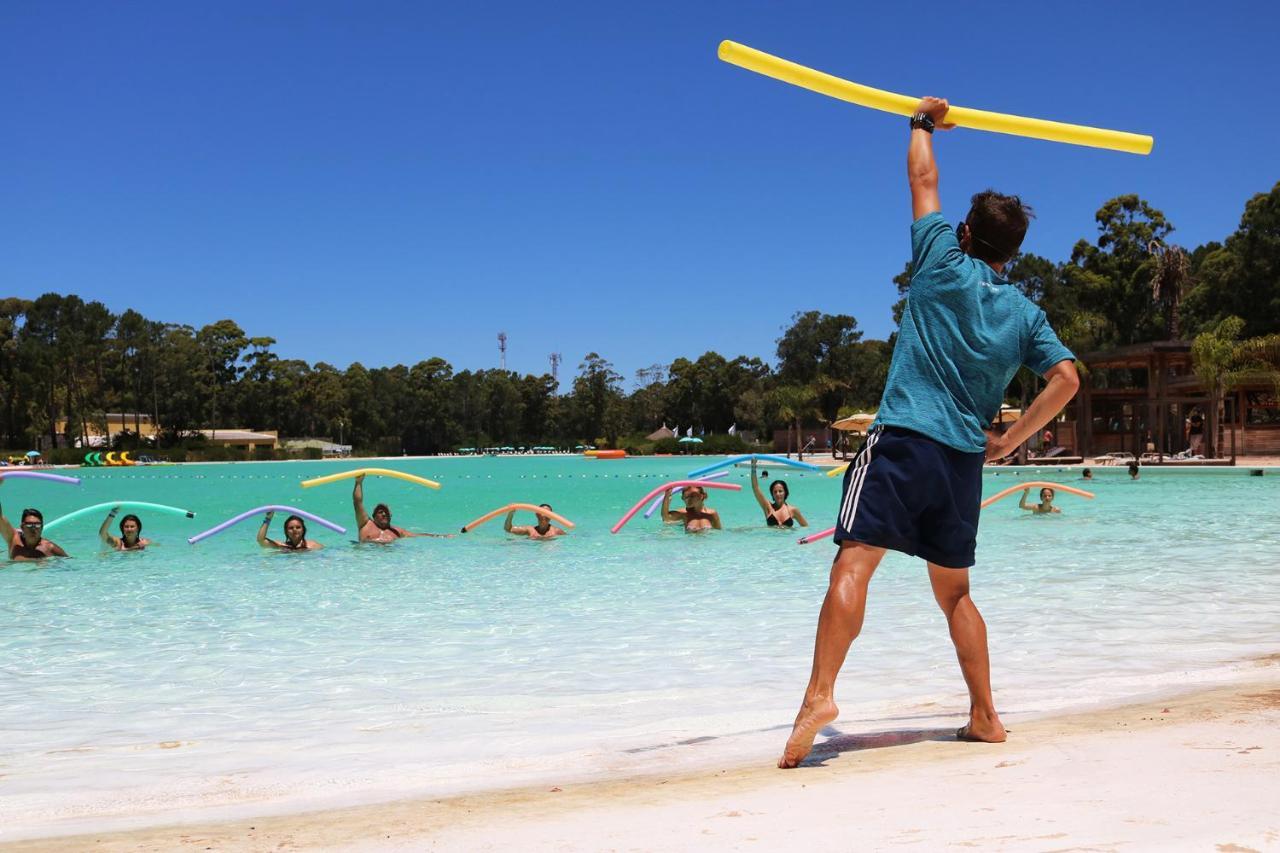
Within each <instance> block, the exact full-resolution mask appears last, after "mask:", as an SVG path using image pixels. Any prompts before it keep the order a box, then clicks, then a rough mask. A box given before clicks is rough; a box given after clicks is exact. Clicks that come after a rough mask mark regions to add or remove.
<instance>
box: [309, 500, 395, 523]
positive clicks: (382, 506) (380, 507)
mask: <svg viewBox="0 0 1280 853" xmlns="http://www.w3.org/2000/svg"><path fill="white" fill-rule="evenodd" d="M378 510H383V511H385V512H386V514H387V516H388V517H390V516H391V507H389V506H387V505H386V504H378V505H377V506H375V507H374V508H373V512H372V513H370V514H369V517H370V518H373V516H375V515H377V514H378ZM286 523H287V520H286Z"/></svg>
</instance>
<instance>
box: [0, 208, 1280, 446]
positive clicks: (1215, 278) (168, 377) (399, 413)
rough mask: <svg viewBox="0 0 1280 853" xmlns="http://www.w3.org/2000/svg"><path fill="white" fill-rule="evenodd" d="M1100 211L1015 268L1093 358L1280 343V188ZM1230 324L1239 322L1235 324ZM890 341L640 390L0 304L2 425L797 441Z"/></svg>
mask: <svg viewBox="0 0 1280 853" xmlns="http://www.w3.org/2000/svg"><path fill="white" fill-rule="evenodd" d="M1095 219H1096V226H1097V233H1096V234H1095V235H1094V237H1093V238H1092V239H1081V240H1079V241H1078V242H1077V243H1076V244H1075V246H1074V247H1073V249H1072V251H1071V254H1070V256H1069V257H1068V258H1067V259H1065V260H1062V261H1058V262H1054V261H1051V260H1049V259H1046V258H1043V257H1040V256H1037V255H1034V254H1029V253H1028V254H1023V255H1020V256H1019V257H1018V258H1017V259H1016V260H1015V261H1014V262H1013V263H1012V264H1011V266H1010V269H1009V270H1008V277H1009V278H1010V280H1011V281H1013V282H1014V283H1015V285H1016V286H1018V287H1019V288H1021V289H1022V291H1023V292H1024V293H1025V294H1026V295H1027V296H1028V297H1029V298H1031V299H1032V300H1033V301H1035V302H1037V303H1038V304H1039V305H1040V306H1041V307H1042V308H1044V310H1045V312H1046V313H1047V314H1048V317H1049V320H1050V322H1051V323H1052V324H1053V325H1054V327H1055V328H1056V329H1058V331H1059V333H1060V335H1061V337H1062V338H1063V341H1064V343H1066V344H1067V346H1069V347H1071V348H1072V349H1073V350H1074V351H1075V352H1076V353H1077V354H1082V353H1085V352H1088V351H1090V350H1093V349H1099V348H1104V347H1111V346H1118V345H1124V344H1128V343H1135V342H1139V341H1147V340H1153V339H1166V338H1188V339H1189V338H1192V337H1195V336H1196V335H1198V334H1201V333H1206V334H1207V333H1213V332H1215V331H1217V330H1221V329H1224V328H1229V329H1230V330H1231V332H1232V333H1233V334H1238V335H1239V336H1242V337H1246V338H1251V337H1256V336H1264V335H1270V334H1275V333H1277V332H1280V184H1277V185H1276V186H1275V187H1273V188H1272V189H1271V190H1270V192H1268V193H1261V194H1258V195H1257V196H1255V197H1253V198H1252V199H1250V200H1249V201H1248V203H1247V204H1246V205H1245V210H1244V213H1243V215H1242V217H1241V220H1240V226H1239V227H1238V228H1237V229H1236V231H1235V232H1233V233H1232V234H1230V235H1228V236H1227V237H1226V238H1225V239H1224V240H1222V241H1221V242H1210V243H1207V244H1205V245H1203V246H1197V247H1194V248H1190V249H1189V248H1186V247H1181V246H1178V245H1177V244H1176V243H1175V242H1174V241H1173V239H1172V235H1173V233H1174V225H1173V223H1172V222H1171V221H1170V220H1169V219H1168V217H1166V216H1165V214H1164V213H1162V212H1161V211H1160V210H1157V209H1156V208H1154V207H1153V206H1152V205H1151V204H1149V203H1148V202H1147V201H1145V200H1143V199H1141V198H1139V197H1138V196H1136V195H1124V196H1119V197H1117V198H1114V199H1111V200H1110V201H1108V202H1106V203H1105V204H1104V205H1103V206H1102V207H1101V208H1100V209H1099V210H1098V212H1097V214H1096V217H1095ZM894 281H895V283H896V284H897V285H898V288H899V291H900V293H901V294H902V295H903V297H904V299H903V300H902V301H900V302H899V303H898V304H897V305H896V306H895V307H894V319H895V321H896V320H899V319H900V317H901V311H902V306H903V305H904V304H905V293H906V290H907V287H908V285H909V282H910V264H909V263H908V264H907V265H906V267H905V268H904V270H903V272H902V273H901V274H900V275H898V276H896V277H895V279H894ZM1232 317H1237V318H1240V322H1239V324H1238V325H1237V324H1234V323H1226V324H1225V325H1224V321H1227V320H1228V319H1229V318H1232ZM893 339H894V336H893V335H891V336H890V337H889V339H888V340H876V339H867V338H865V337H864V335H863V333H862V331H861V330H860V329H859V328H858V321H857V320H856V318H855V317H854V316H852V315H851V314H827V313H823V312H820V311H804V312H800V313H797V314H796V315H794V316H793V317H792V320H791V324H790V325H789V326H788V327H787V328H786V329H784V330H783V332H782V335H781V336H780V337H779V338H778V340H777V342H776V350H775V353H774V355H775V357H776V366H775V365H770V364H768V363H766V362H765V361H763V360H761V359H760V358H758V357H755V356H746V355H739V356H736V357H734V358H727V357H725V356H723V355H721V354H719V353H715V352H706V353H703V354H702V355H700V356H697V357H696V358H692V359H691V358H686V357H681V358H677V359H675V360H674V361H672V362H671V363H669V364H654V365H652V366H651V367H647V368H644V369H641V370H639V371H637V372H636V375H635V378H634V382H632V383H630V386H631V387H629V388H628V387H626V386H627V383H626V382H625V381H624V378H623V377H622V376H621V375H620V374H619V373H618V372H617V371H616V370H615V369H614V367H613V365H612V364H611V363H610V362H609V361H608V360H607V359H606V358H605V357H603V356H602V355H600V354H598V353H595V352H592V353H587V354H586V355H585V356H583V357H582V359H581V361H580V363H579V364H578V367H577V373H576V375H574V376H573V378H572V379H571V380H569V381H568V382H567V383H566V387H559V386H558V385H557V383H556V381H555V380H553V379H552V377H551V375H550V374H543V375H533V374H525V375H520V374H518V373H516V372H512V371H505V370H469V369H464V370H460V371H459V370H456V369H455V368H454V366H453V365H451V364H449V363H448V362H447V361H445V360H444V359H441V358H436V357H431V358H427V359H425V360H423V361H420V362H418V363H416V364H413V365H408V366H407V365H402V364H397V365H395V366H392V367H366V366H364V365H363V364H360V363H354V364H352V365H350V366H349V367H347V368H345V369H339V368H337V367H335V366H334V365H331V364H328V363H325V362H316V363H315V364H309V363H307V362H306V361H302V360H298V359H288V358H281V357H280V356H279V355H277V354H276V353H275V352H273V350H272V347H273V346H274V345H275V340H274V339H272V338H270V337H249V336H247V335H246V334H245V332H244V330H243V329H242V328H241V327H240V326H239V325H238V324H237V323H236V322H235V321H234V320H230V319H225V320H219V321H217V322H215V323H211V324H209V325H206V326H203V327H201V328H195V327H193V326H190V325H183V324H176V323H170V322H164V321H160V320H154V319H150V318H147V317H145V316H143V315H142V314H141V313H139V312H138V311H136V310H133V309H128V310H126V311H124V312H123V313H121V314H118V315H117V314H114V313H113V312H112V311H110V310H109V309H108V308H107V307H106V306H105V305H103V304H102V303H100V302H95V301H89V302H86V301H84V300H83V299H81V298H79V297H78V296H75V295H61V294H56V293H47V294H44V295H43V296H40V297H38V298H36V299H32V300H28V299H20V298H16V297H11V298H4V299H0V431H2V432H3V435H4V442H5V443H6V444H7V446H9V447H10V448H20V447H26V446H28V445H32V446H34V443H35V442H37V441H38V440H39V439H40V438H42V437H44V438H46V442H45V443H46V444H54V445H64V444H74V442H75V441H76V439H78V438H79V437H81V436H83V435H87V434H93V433H98V434H101V433H102V432H103V431H104V427H105V413H107V412H127V413H138V414H139V415H147V416H149V417H150V418H151V419H152V422H153V423H154V424H155V425H156V428H157V429H158V430H159V432H160V441H159V443H160V445H161V446H165V445H175V444H179V443H181V442H183V441H185V440H188V439H189V438H190V436H192V435H193V434H194V432H195V431H196V430H199V429H201V428H215V427H228V426H235V427H246V428H249V429H275V430H278V431H279V432H280V434H281V435H282V436H290V437H325V438H331V439H333V440H339V439H341V440H342V441H343V442H345V443H349V444H353V445H354V446H355V447H356V448H357V450H358V451H364V452H377V453H385V454H398V453H402V452H403V453H410V454H430V453H439V452H446V451H452V450H455V449H457V448H458V447H461V446H470V447H486V446H492V445H512V446H532V445H552V446H571V445H574V444H595V443H598V442H600V441H604V442H607V443H608V444H610V445H612V446H620V445H621V446H625V445H626V444H628V443H631V444H635V443H637V442H639V441H640V440H642V438H643V436H644V435H646V434H648V433H649V432H651V431H652V430H654V429H655V428H656V427H657V426H659V425H660V424H662V423H664V422H665V423H667V424H668V425H673V426H674V425H679V426H681V427H693V428H694V429H695V431H697V432H698V433H719V434H723V433H725V432H727V431H728V430H729V428H730V427H731V426H735V425H736V427H737V429H738V430H752V431H756V432H766V433H767V432H768V431H770V430H772V429H775V428H791V429H794V431H795V433H796V434H797V435H798V434H799V431H800V427H801V425H802V424H803V423H806V422H810V423H811V422H813V421H816V420H826V421H830V420H834V419H835V418H837V417H838V416H840V415H841V414H846V413H848V412H850V411H853V410H857V409H874V407H875V406H876V405H877V403H878V401H879V398H880V394H881V392H882V391H883V389H884V382H885V377H886V375H887V373H888V366H889V359H890V356H891V354H892V350H893ZM1028 382H1032V383H1034V378H1030V379H1029V378H1028V377H1026V376H1021V377H1019V379H1017V380H1015V387H1013V388H1011V394H1013V395H1014V396H1015V397H1016V396H1017V395H1018V394H1019V393H1021V394H1023V395H1025V394H1026V393H1027V388H1026V385H1027V383H1028ZM1019 385H1020V386H1022V387H1020V388H1019V387H1017V386H1019ZM59 424H64V425H65V426H63V428H62V434H61V435H60V434H59V432H58V430H59ZM140 427H141V424H140V423H138V424H135V430H134V432H135V433H136V432H138V431H140ZM130 440H131V437H130V436H128V435H126V436H125V437H124V441H126V442H128V441H130Z"/></svg>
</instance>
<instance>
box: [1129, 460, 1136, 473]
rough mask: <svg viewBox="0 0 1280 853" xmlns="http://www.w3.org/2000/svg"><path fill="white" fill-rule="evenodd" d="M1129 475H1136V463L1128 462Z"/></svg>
mask: <svg viewBox="0 0 1280 853" xmlns="http://www.w3.org/2000/svg"><path fill="white" fill-rule="evenodd" d="M1129 473H1130V474H1136V473H1138V463H1137V462H1130V463H1129Z"/></svg>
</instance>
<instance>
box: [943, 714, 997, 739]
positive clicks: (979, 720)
mask: <svg viewBox="0 0 1280 853" xmlns="http://www.w3.org/2000/svg"><path fill="white" fill-rule="evenodd" d="M956 737H957V738H958V739H960V740H967V741H974V742H975V743H1004V742H1005V740H1007V739H1008V737H1009V736H1008V734H1006V733H1005V730H1004V724H1003V723H1001V722H1000V718H999V717H997V716H995V715H994V714H992V715H991V716H990V717H980V716H978V715H975V714H970V716H969V722H968V723H966V724H965V725H963V726H961V727H960V728H958V729H956Z"/></svg>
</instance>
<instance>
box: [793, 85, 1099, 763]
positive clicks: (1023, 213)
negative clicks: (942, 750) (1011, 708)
mask: <svg viewBox="0 0 1280 853" xmlns="http://www.w3.org/2000/svg"><path fill="white" fill-rule="evenodd" d="M947 109H948V105H947V102H946V101H945V100H942V99H939V98H924V99H923V100H921V101H920V103H919V105H918V106H917V107H916V112H915V115H913V116H912V117H911V131H910V134H911V136H910V141H909V142H908V148H907V177H908V183H909V185H910V189H911V214H912V223H911V255H912V257H911V272H912V275H911V282H910V286H909V288H908V291H907V302H906V307H905V309H904V310H903V314H902V322H901V324H900V327H899V333H898V338H897V341H896V343H895V344H894V349H893V358H892V360H891V362H890V366H889V375H888V377H887V379H886V381H885V387H884V392H883V395H882V397H881V400H880V407H879V411H878V413H877V415H876V420H875V423H874V424H873V425H872V428H871V431H870V433H869V434H868V436H867V439H866V442H865V443H864V444H863V446H862V448H861V449H860V450H859V451H858V454H857V456H856V457H854V460H853V463H852V464H851V465H850V466H849V469H848V470H847V471H846V472H845V480H844V490H843V496H842V498H841V503H840V508H839V513H838V515H837V524H836V532H835V536H834V540H835V542H836V544H837V547H838V548H839V550H838V551H837V553H836V557H835V560H834V561H833V562H832V565H831V575H830V579H829V582H828V587H827V594H826V598H825V599H824V601H823V603H822V610H821V612H820V613H819V615H818V631H817V637H816V638H815V641H814V649H813V668H812V670H811V671H810V677H809V683H808V685H807V686H806V688H805V691H804V697H803V699H802V702H801V705H800V710H799V712H798V713H797V714H796V717H795V722H794V724H793V726H792V729H791V734H790V735H789V737H788V738H787V743H786V747H785V749H784V751H783V754H782V756H781V757H780V758H779V760H778V766H779V767H796V766H797V765H799V764H800V762H801V761H803V760H804V758H805V757H806V756H807V755H808V754H809V752H810V750H811V749H812V748H813V741H814V738H815V737H816V736H817V735H818V733H819V732H821V731H822V730H823V729H824V728H825V727H826V726H827V725H829V724H830V723H831V722H832V721H833V720H835V719H836V718H837V717H838V716H839V714H840V709H839V708H838V707H837V706H836V703H835V682H836V677H837V676H838V675H839V673H840V668H841V667H842V666H843V665H844V662H845V657H846V656H847V655H848V652H849V648H850V645H851V644H852V643H853V641H854V639H856V638H857V636H858V634H859V632H860V631H861V630H862V622H863V617H864V615H865V614H866V605H867V592H868V588H869V586H870V583H871V579H872V576H873V575H874V574H875V571H876V568H877V567H878V566H879V565H880V561H881V560H882V559H883V558H884V555H885V553H886V552H887V551H889V550H894V551H899V552H902V553H905V554H908V555H911V556H915V557H919V558H921V559H922V560H924V561H925V563H926V566H927V568H928V577H929V583H930V585H931V586H932V587H933V597H934V600H935V601H936V602H937V603H938V606H939V607H940V608H941V609H942V612H943V614H944V615H945V616H946V620H947V627H948V628H949V630H950V634H951V641H952V643H953V645H954V646H955V649H956V657H957V658H958V662H959V664H960V670H961V674H962V675H963V676H964V681H965V685H966V686H967V687H968V692H969V714H968V716H969V719H968V722H967V724H966V725H964V726H962V727H961V728H960V729H959V730H958V731H957V732H956V737H957V738H958V739H960V740H966V741H975V740H976V741H986V742H990V743H998V742H1002V741H1004V740H1005V738H1006V736H1007V733H1006V732H1005V728H1004V726H1003V725H1002V724H1001V722H1000V717H999V715H998V714H997V713H996V708H995V703H994V701H993V699H992V692H991V665H990V658H989V652H988V647H987V627H986V623H985V622H984V621H983V619H982V615H981V614H980V613H979V612H978V608H977V606H976V605H975V604H974V601H973V598H972V597H971V596H970V594H969V569H970V568H972V567H973V566H974V565H975V562H976V560H975V553H976V545H977V533H978V522H979V516H980V503H981V501H982V466H983V462H984V460H991V459H1002V458H1004V457H1005V456H1008V455H1009V454H1010V453H1012V452H1013V451H1014V450H1015V449H1017V447H1018V446H1019V445H1021V444H1022V443H1023V442H1024V441H1026V440H1027V439H1028V438H1030V437H1031V436H1033V435H1035V434H1036V433H1037V432H1038V431H1040V430H1043V429H1044V428H1045V426H1046V425H1047V424H1048V423H1049V422H1050V421H1051V420H1052V419H1053V418H1054V416H1056V415H1057V414H1058V412H1060V411H1062V408H1063V407H1064V406H1065V405H1066V404H1067V403H1068V402H1070V400H1071V398H1072V397H1074V396H1075V393H1076V390H1077V389H1078V388H1079V385H1080V379H1079V375H1078V373H1077V371H1076V366H1075V357H1074V356H1073V355H1072V354H1071V351H1070V350H1068V349H1067V348H1066V347H1064V346H1063V345H1062V343H1061V342H1060V341H1059V340H1058V336H1057V335H1056V334H1055V333H1054V331H1053V328H1052V327H1051V326H1050V325H1049V323H1048V321H1047V320H1046V318H1045V314H1044V311H1043V310H1041V309H1040V308H1038V307H1037V306H1036V305H1035V304H1034V303H1033V302H1031V301H1030V300H1029V299H1027V298H1026V297H1025V296H1024V295H1023V294H1022V293H1021V292H1020V291H1019V290H1018V288H1016V287H1014V286H1013V285H1012V284H1010V282H1009V280H1008V279H1007V278H1005V276H1004V271H1005V269H1006V267H1007V266H1008V264H1009V263H1010V262H1012V261H1013V259H1014V258H1015V257H1016V256H1017V254H1018V251H1019V249H1020V247H1021V245H1022V240H1023V237H1024V236H1025V235H1026V231H1027V224H1028V219H1029V210H1028V208H1027V207H1026V206H1025V205H1024V204H1023V203H1022V200H1021V199H1019V198H1018V197H1016V196H1007V195H1002V194H1000V193H997V192H994V191H990V190H989V191H987V192H982V193H978V194H977V195H975V196H973V198H972V202H971V206H970V208H969V212H968V214H967V215H966V216H965V218H964V220H963V221H962V222H961V223H960V224H959V225H958V226H957V227H955V228H952V226H951V225H950V224H948V223H947V221H946V219H944V218H943V216H942V212H941V208H942V204H941V198H940V195H939V192H938V167H937V163H936V162H935V159H934V154H933V131H934V128H935V127H938V128H941V129H947V128H949V127H950V126H951V125H949V124H947V123H946V114H947ZM1023 366H1025V367H1027V368H1028V369H1029V370H1031V371H1032V372H1034V373H1036V374H1037V375H1039V376H1043V377H1044V378H1045V379H1046V380H1047V383H1046V385H1045V387H1044V389H1043V390H1042V391H1041V392H1040V393H1039V394H1038V395H1037V396H1036V399H1035V400H1034V401H1033V402H1032V403H1031V405H1030V407H1028V408H1027V409H1026V410H1024V411H1023V412H1022V413H1021V415H1020V416H1019V417H1018V420H1017V421H1016V422H1015V423H1014V424H1012V425H1011V426H1010V427H1009V429H1008V431H1007V432H1005V433H1004V434H1002V435H996V434H994V433H992V432H989V431H986V430H984V427H985V426H986V425H988V424H990V423H991V422H992V420H993V419H994V418H995V417H996V413H997V412H998V411H999V410H1000V404H1001V402H1002V401H1003V398H1004V392H1005V389H1006V388H1008V387H1009V382H1010V380H1012V379H1013V376H1014V374H1015V373H1016V372H1017V371H1018V370H1019V369H1020V368H1021V367H1023Z"/></svg>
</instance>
